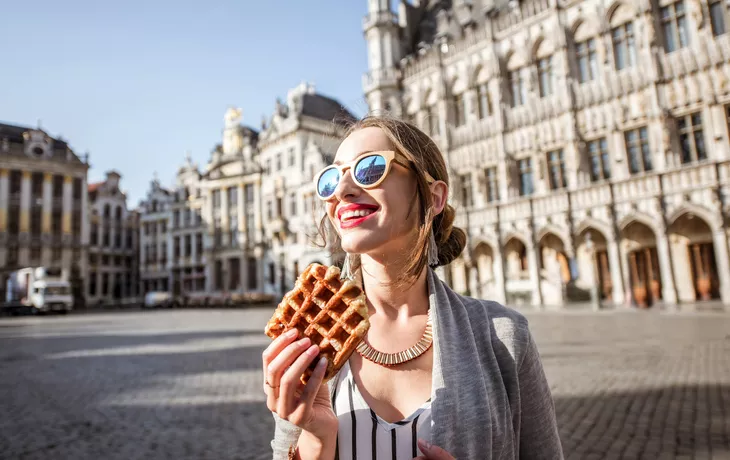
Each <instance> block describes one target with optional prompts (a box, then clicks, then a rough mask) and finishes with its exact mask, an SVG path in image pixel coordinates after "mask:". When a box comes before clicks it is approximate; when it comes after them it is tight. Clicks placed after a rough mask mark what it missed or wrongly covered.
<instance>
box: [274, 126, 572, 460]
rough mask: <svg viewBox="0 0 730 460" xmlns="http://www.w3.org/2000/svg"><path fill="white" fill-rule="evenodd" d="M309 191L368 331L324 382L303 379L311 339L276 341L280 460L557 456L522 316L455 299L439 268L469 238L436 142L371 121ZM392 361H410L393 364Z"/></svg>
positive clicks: (320, 371)
mask: <svg viewBox="0 0 730 460" xmlns="http://www.w3.org/2000/svg"><path fill="white" fill-rule="evenodd" d="M315 183H316V185H317V193H318V195H319V198H320V199H322V200H323V201H324V202H325V205H326V210H327V215H326V217H325V219H324V221H323V222H325V223H329V224H331V225H332V226H333V227H334V229H335V231H336V235H337V236H338V238H339V244H340V245H341V248H342V249H343V250H344V251H345V252H346V253H347V260H346V266H349V267H351V268H352V272H353V273H354V274H355V275H356V276H357V277H358V279H359V280H360V282H361V285H362V287H363V290H364V291H365V294H366V296H367V302H368V309H369V313H370V324H371V327H370V330H369V331H368V334H367V337H366V340H365V341H364V342H363V343H364V344H365V345H366V347H365V348H366V351H365V352H363V351H362V350H359V351H358V352H355V353H353V354H352V356H351V357H350V359H349V361H348V363H347V364H346V365H345V366H343V368H342V369H341V371H340V372H339V374H338V375H337V376H336V377H335V378H333V379H332V380H331V381H330V382H329V385H323V384H322V383H321V382H322V376H323V375H324V366H323V364H324V363H320V364H319V365H318V366H317V367H316V370H315V372H314V374H313V375H312V377H311V379H310V380H309V383H308V384H307V385H306V386H303V385H302V384H301V383H299V377H300V376H301V374H302V373H303V372H304V370H305V369H306V368H307V366H309V364H310V363H311V362H312V361H313V360H314V359H315V358H316V356H317V346H316V345H312V344H311V343H310V341H309V339H307V338H304V339H302V340H298V341H294V337H292V336H285V335H282V336H281V337H279V338H277V339H276V340H274V341H273V342H272V343H271V345H270V346H269V347H268V348H267V349H266V350H265V351H264V353H263V367H264V377H265V383H264V390H265V392H266V395H267V405H268V407H269V409H270V410H271V411H272V413H273V414H274V418H275V419H276V423H277V426H276V433H275V438H274V440H273V441H272V448H273V449H274V458H287V456H289V458H302V459H333V458H340V459H343V460H344V459H345V458H368V459H370V458H372V459H376V458H381V459H382V458H387V459H398V460H400V459H406V458H407V459H411V458H414V457H418V458H428V459H451V458H457V459H460V460H462V459H518V458H520V459H549V460H554V459H560V458H562V456H563V454H562V449H561V445H560V439H559V437H558V430H557V425H556V421H555V411H554V405H553V401H552V398H551V395H550V390H549V388H548V384H547V381H546V378H545V375H544V372H543V368H542V364H541V362H540V357H539V355H538V352H537V348H536V346H535V343H534V341H533V340H532V337H531V335H530V332H529V329H528V326H527V321H526V319H525V318H524V317H523V316H522V315H520V314H519V313H517V312H515V311H513V310H510V309H508V308H505V307H503V306H502V305H499V304H497V303H495V302H491V301H484V300H477V299H472V298H469V297H463V296H460V295H458V294H456V293H454V292H453V291H452V290H451V289H449V287H448V286H447V285H445V284H444V283H443V282H441V281H440V280H439V278H438V277H437V276H436V274H435V273H434V271H433V270H432V268H433V267H436V266H440V265H446V264H448V263H450V262H451V261H452V260H454V259H455V258H456V257H458V255H459V254H460V253H461V251H462V250H463V249H464V246H465V243H466V236H465V234H464V232H463V231H462V230H460V229H458V228H455V227H453V221H454V214H455V211H454V209H453V208H452V207H451V206H449V205H448V204H447V197H448V192H449V186H448V174H447V170H446V165H445V162H444V158H443V156H442V154H441V152H440V151H439V149H438V147H437V146H436V145H435V144H434V142H433V141H432V140H431V139H430V138H429V137H428V136H427V135H425V134H424V133H423V132H421V131H420V130H419V129H418V128H416V127H414V126H412V125H410V124H408V123H406V122H403V121H398V120H393V119H386V118H379V117H368V118H365V119H364V120H362V121H360V122H359V123H357V124H356V125H355V126H353V127H352V128H351V129H350V130H349V132H348V135H347V136H346V138H345V140H344V141H343V142H342V144H341V145H340V147H339V149H338V151H337V155H336V157H335V161H334V164H333V165H332V166H329V167H327V168H325V170H323V171H322V172H321V173H320V174H319V175H318V176H317V177H316V178H315ZM345 271H346V270H344V269H343V272H345ZM424 345H425V346H424ZM369 350H375V351H379V352H380V354H376V353H370V352H368V351H369ZM404 351H405V353H400V352H404ZM389 354H390V356H391V357H392V359H396V358H398V359H399V361H404V362H401V363H400V364H398V365H395V366H393V365H387V364H386V363H385V361H387V359H383V356H386V355H389Z"/></svg>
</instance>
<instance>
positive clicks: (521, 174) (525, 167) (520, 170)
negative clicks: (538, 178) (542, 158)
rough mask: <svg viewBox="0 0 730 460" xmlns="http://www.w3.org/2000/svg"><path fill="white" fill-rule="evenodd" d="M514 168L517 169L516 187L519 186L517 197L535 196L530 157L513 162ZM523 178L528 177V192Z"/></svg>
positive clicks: (533, 174) (532, 166)
mask: <svg viewBox="0 0 730 460" xmlns="http://www.w3.org/2000/svg"><path fill="white" fill-rule="evenodd" d="M515 166H516V168H517V176H518V185H519V187H520V188H519V196H521V197H526V196H532V195H534V194H535V166H534V165H533V162H532V157H531V156H527V157H525V158H519V159H517V160H515ZM525 177H529V179H530V181H529V182H530V183H529V190H528V187H527V185H528V184H527V183H526V182H525Z"/></svg>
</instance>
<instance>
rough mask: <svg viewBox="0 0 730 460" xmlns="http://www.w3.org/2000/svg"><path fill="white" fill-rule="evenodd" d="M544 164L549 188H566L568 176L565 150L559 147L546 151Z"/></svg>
mask: <svg viewBox="0 0 730 460" xmlns="http://www.w3.org/2000/svg"><path fill="white" fill-rule="evenodd" d="M545 164H546V166H547V176H548V185H549V186H550V190H553V191H555V190H563V189H566V188H568V178H567V174H566V167H565V150H563V149H562V148H559V149H554V150H550V151H549V152H546V153H545Z"/></svg>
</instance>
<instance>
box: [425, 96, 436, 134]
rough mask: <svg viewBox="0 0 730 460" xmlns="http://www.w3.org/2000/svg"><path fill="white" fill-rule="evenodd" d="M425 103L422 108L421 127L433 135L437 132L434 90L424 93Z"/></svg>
mask: <svg viewBox="0 0 730 460" xmlns="http://www.w3.org/2000/svg"><path fill="white" fill-rule="evenodd" d="M424 101H425V105H424V109H423V112H424V114H423V117H424V120H423V129H424V130H425V131H426V132H427V133H428V134H429V135H431V136H434V135H436V134H438V133H439V129H440V128H439V126H440V122H439V112H438V106H437V105H436V102H437V100H436V93H435V92H434V91H429V92H428V93H426V98H425V99H424Z"/></svg>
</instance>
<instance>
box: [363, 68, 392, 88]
mask: <svg viewBox="0 0 730 460" xmlns="http://www.w3.org/2000/svg"><path fill="white" fill-rule="evenodd" d="M387 86H392V87H396V86H398V70H397V69H373V70H371V71H370V72H368V73H366V74H365V75H363V76H362V87H363V91H364V92H365V94H368V93H370V92H372V91H374V90H375V89H377V88H380V87H387Z"/></svg>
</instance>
